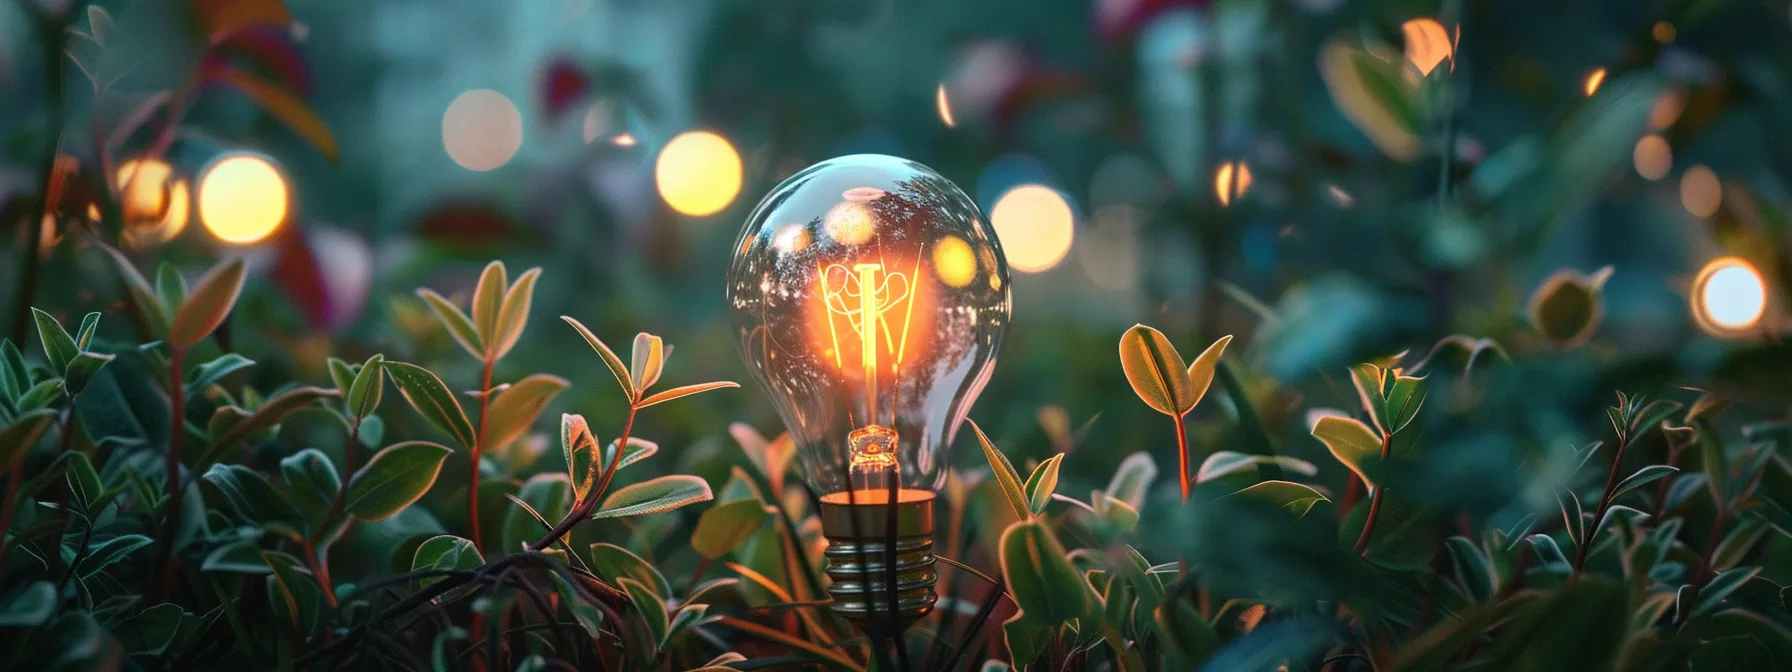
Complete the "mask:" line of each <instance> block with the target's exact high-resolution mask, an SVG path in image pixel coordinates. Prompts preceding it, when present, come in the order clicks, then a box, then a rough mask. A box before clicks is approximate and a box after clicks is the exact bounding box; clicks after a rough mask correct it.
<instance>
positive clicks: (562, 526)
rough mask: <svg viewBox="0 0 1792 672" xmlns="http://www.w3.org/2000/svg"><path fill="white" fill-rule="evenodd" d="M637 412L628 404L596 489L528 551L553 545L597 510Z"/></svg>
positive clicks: (633, 427)
mask: <svg viewBox="0 0 1792 672" xmlns="http://www.w3.org/2000/svg"><path fill="white" fill-rule="evenodd" d="M638 410H640V409H639V408H638V407H636V406H635V404H634V402H632V401H631V402H629V405H628V420H627V421H625V422H623V423H622V435H621V436H620V437H617V439H616V454H615V455H611V456H610V463H609V464H608V465H605V466H604V472H603V475H602V477H600V478H599V479H598V481H597V487H594V488H592V489H591V492H588V493H586V494H585V499H584V501H581V502H579V503H578V504H577V505H575V506H573V507H572V511H570V512H568V513H567V514H566V517H565V518H561V519H560V522H559V523H558V524H556V525H554V529H551V530H548V533H547V535H546V536H543V537H542V538H540V539H537V540H535V541H534V542H533V543H531V544H529V547H528V548H529V550H531V551H539V550H541V549H544V548H547V547H549V546H552V545H554V542H557V541H559V540H560V538H561V537H564V536H566V533H567V532H571V531H572V527H573V526H574V525H577V524H579V521H582V520H584V519H586V518H588V517H590V516H591V513H592V510H593V509H596V508H597V503H598V501H599V500H600V499H602V498H603V495H604V492H605V491H607V490H609V488H610V479H612V478H614V477H615V476H616V469H617V468H618V467H619V466H620V464H621V462H622V451H624V450H627V449H628V435H629V432H631V431H634V429H635V412H636V411H638Z"/></svg>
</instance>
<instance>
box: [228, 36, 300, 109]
mask: <svg viewBox="0 0 1792 672" xmlns="http://www.w3.org/2000/svg"><path fill="white" fill-rule="evenodd" d="M218 50H219V51H220V52H223V53H226V54H231V55H240V56H242V57H243V58H244V59H246V60H248V61H249V62H251V63H254V64H255V65H256V66H257V67H258V68H259V69H261V70H264V71H266V72H267V73H268V74H269V75H272V76H273V77H274V78H275V79H276V80H279V83H280V84H281V85H282V86H285V87H286V89H287V90H289V91H292V92H295V93H297V94H299V95H301V96H309V95H311V85H312V81H311V70H310V69H309V68H307V67H306V66H305V57H304V55H303V54H300V53H299V48H298V45H296V44H294V43H293V40H292V31H290V30H285V29H283V28H281V27H279V26H275V25H272V24H263V25H255V26H249V27H247V28H244V29H242V30H238V31H236V32H233V33H231V34H230V35H229V36H227V37H225V38H224V39H223V41H221V42H219V43H218Z"/></svg>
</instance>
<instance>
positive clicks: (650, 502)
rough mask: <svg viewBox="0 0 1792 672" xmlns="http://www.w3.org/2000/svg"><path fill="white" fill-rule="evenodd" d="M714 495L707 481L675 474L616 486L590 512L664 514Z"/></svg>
mask: <svg viewBox="0 0 1792 672" xmlns="http://www.w3.org/2000/svg"><path fill="white" fill-rule="evenodd" d="M712 498H714V494H712V493H711V492H710V490H709V483H707V482H705V481H704V480H703V479H701V478H698V477H696V476H687V475H683V474H675V475H671V476H661V477H659V478H656V479H653V480H651V481H646V482H643V483H636V484H634V485H630V486H628V487H625V488H621V489H618V490H617V491H615V492H613V493H611V494H610V496H609V497H606V498H604V503H603V506H601V507H599V508H598V511H597V513H594V514H592V515H591V518H592V519H593V520H597V519H600V518H626V517H629V516H641V515H648V514H655V513H665V512H667V511H672V510H675V509H679V508H683V507H685V506H689V505H691V504H695V503H697V502H707V501H709V500H710V499H712Z"/></svg>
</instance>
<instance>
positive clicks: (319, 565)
mask: <svg viewBox="0 0 1792 672" xmlns="http://www.w3.org/2000/svg"><path fill="white" fill-rule="evenodd" d="M305 564H307V565H310V566H311V573H312V574H313V575H315V576H316V577H317V586H318V587H319V588H322V589H323V593H324V601H325V602H328V603H330V606H331V607H334V606H336V586H335V585H334V584H332V583H330V566H329V565H328V564H325V563H324V561H323V556H321V555H318V553H317V545H316V544H314V543H312V541H311V540H310V539H306V540H305Z"/></svg>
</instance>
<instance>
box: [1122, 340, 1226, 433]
mask: <svg viewBox="0 0 1792 672" xmlns="http://www.w3.org/2000/svg"><path fill="white" fill-rule="evenodd" d="M1220 349H1221V350H1222V351H1223V350H1224V349H1225V348H1224V346H1220ZM1218 363H1219V357H1218V355H1217V354H1216V355H1215V356H1214V359H1213V365H1214V366H1217V365H1218ZM1120 368H1121V369H1123V370H1125V372H1126V382H1128V383H1131V384H1132V391H1133V392H1134V393H1135V394H1138V395H1139V398H1140V399H1142V400H1144V402H1145V405H1147V406H1150V407H1151V408H1152V409H1153V410H1155V411H1157V412H1159V413H1163V414H1166V415H1172V416H1179V415H1182V414H1184V413H1187V412H1189V409H1192V408H1194V407H1195V402H1197V401H1200V397H1199V396H1198V395H1196V394H1195V388H1194V383H1193V381H1192V380H1191V379H1190V378H1191V377H1190V375H1189V369H1188V366H1187V365H1185V364H1184V363H1183V361H1182V355H1181V354H1178V353H1177V352H1176V346H1174V345H1171V344H1170V339H1168V338H1165V337H1164V335H1163V333H1162V332H1159V331H1158V330H1156V329H1152V328H1151V327H1147V326H1145V325H1143V324H1136V325H1133V327H1132V328H1131V329H1128V330H1126V333H1125V334H1124V335H1122V336H1121V337H1120ZM1212 380H1213V378H1212V376H1211V375H1209V376H1208V381H1209V382H1211V381H1212Z"/></svg>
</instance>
